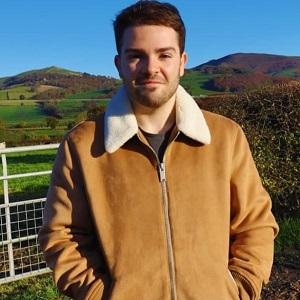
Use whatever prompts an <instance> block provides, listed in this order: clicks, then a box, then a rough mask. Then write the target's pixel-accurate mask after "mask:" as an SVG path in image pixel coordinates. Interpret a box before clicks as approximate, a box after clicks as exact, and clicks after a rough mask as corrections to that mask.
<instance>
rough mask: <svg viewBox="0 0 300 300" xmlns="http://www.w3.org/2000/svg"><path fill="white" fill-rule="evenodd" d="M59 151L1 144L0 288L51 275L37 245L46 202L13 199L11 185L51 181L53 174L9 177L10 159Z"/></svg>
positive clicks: (48, 147)
mask: <svg viewBox="0 0 300 300" xmlns="http://www.w3.org/2000/svg"><path fill="white" fill-rule="evenodd" d="M1 145H2V147H1ZM57 147H58V144H50V145H40V146H25V147H14V148H5V144H0V154H1V162H2V175H1V171H0V175H1V176H0V184H1V183H3V188H1V187H0V194H1V195H0V196H1V197H2V198H0V284H1V283H7V282H10V281H14V280H17V279H21V278H25V277H30V276H34V275H38V274H42V273H46V272H49V269H48V268H47V266H46V263H45V261H44V259H43V255H42V253H41V251H40V248H39V244H38V241H37V234H38V231H39V228H40V226H41V224H42V218H43V208H44V203H45V200H46V198H37V199H23V198H22V193H23V192H24V195H26V194H28V193H27V192H26V191H19V192H18V194H19V197H17V199H10V195H11V194H10V190H11V189H10V185H9V181H10V180H15V179H18V178H25V177H26V178H28V177H32V176H48V177H49V174H51V170H46V171H38V170H36V171H35V172H30V173H18V174H12V175H9V171H8V170H9V160H10V157H9V155H10V153H21V152H22V154H24V153H23V152H27V153H32V151H41V150H49V149H56V148H57ZM29 151H30V152H29ZM7 154H8V155H7ZM25 154H26V153H25ZM14 156H15V155H14ZM2 195H3V196H2ZM41 196H42V197H44V196H45V195H41Z"/></svg>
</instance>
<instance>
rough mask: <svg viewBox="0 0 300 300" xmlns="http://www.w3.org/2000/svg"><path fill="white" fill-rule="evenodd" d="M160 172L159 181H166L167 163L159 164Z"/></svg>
mask: <svg viewBox="0 0 300 300" xmlns="http://www.w3.org/2000/svg"><path fill="white" fill-rule="evenodd" d="M158 172H159V181H160V182H163V181H166V169H165V163H160V164H159V165H158Z"/></svg>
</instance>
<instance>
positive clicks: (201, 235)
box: [39, 1, 278, 300]
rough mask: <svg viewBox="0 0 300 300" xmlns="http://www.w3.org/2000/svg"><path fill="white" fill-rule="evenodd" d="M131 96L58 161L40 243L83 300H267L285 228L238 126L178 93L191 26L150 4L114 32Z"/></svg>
mask: <svg viewBox="0 0 300 300" xmlns="http://www.w3.org/2000/svg"><path fill="white" fill-rule="evenodd" d="M114 29H115V36H116V44H117V50H118V55H117V56H116V58H115V64H116V67H117V69H118V71H119V74H120V77H121V78H122V80H123V83H124V86H123V87H122V88H121V89H120V90H119V91H118V93H117V94H116V95H115V96H114V97H113V99H112V100H111V102H110V103H109V105H108V107H107V110H106V113H105V114H104V115H101V116H100V117H99V118H98V119H97V120H96V121H87V122H84V123H82V124H80V125H78V126H77V127H76V128H74V129H73V130H72V131H71V132H70V133H69V134H68V135H67V136H66V138H65V139H64V140H63V142H62V144H61V146H60V148H59V151H58V154H57V158H56V162H55V166H54V169H53V174H52V181H51V186H50V189H49V192H48V197H47V202H46V208H45V217H44V223H43V227H42V229H41V231H40V235H39V240H40V244H41V247H42V249H43V251H44V253H45V259H46V261H47V263H48V266H49V267H50V268H51V269H53V271H54V280H55V282H56V283H57V285H58V288H59V290H60V291H61V292H63V293H65V294H66V295H69V296H71V297H73V298H75V299H112V300H129V299H130V300H143V299H144V300H152V299H153V300H201V299H204V300H219V299H221V300H223V299H225V300H226V299H233V300H237V299H243V300H246V299H259V295H260V291H261V288H262V284H263V282H265V283H266V282H267V281H268V278H269V275H270V269H271V265H272V257H273V241H274V235H276V233H277V230H278V228H277V225H276V222H275V220H274V218H273V216H272V214H271V210H270V207H271V201H270V199H269V197H268V195H267V193H266V192H265V190H264V189H263V187H262V185H261V181H260V179H259V175H258V173H257V170H256V168H255V165H254V162H253V159H252V157H251V154H250V151H249V147H248V144H247V141H246V139H245V137H244V134H243V132H242V130H241V129H240V127H239V126H238V125H237V124H235V123H234V122H233V121H231V120H228V119H226V118H224V117H221V116H218V115H215V114H212V113H208V112H202V111H201V110H200V109H199V108H198V106H197V105H196V103H195V102H194V100H193V98H192V97H191V96H190V95H189V94H187V92H186V91H185V90H184V89H183V88H182V87H181V86H179V79H180V77H181V76H182V75H183V73H184V66H185V63H186V53H185V52H184V40H185V28H184V24H183V22H182V20H181V18H180V15H179V13H178V11H177V9H176V8H175V7H173V6H172V5H170V4H166V3H160V2H157V1H140V2H137V3H136V4H134V5H132V6H130V7H128V8H126V9H125V10H123V11H122V12H121V13H120V14H119V15H118V16H117V18H116V20H115V22H114Z"/></svg>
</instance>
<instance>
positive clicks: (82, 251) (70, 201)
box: [39, 140, 109, 300]
mask: <svg viewBox="0 0 300 300" xmlns="http://www.w3.org/2000/svg"><path fill="white" fill-rule="evenodd" d="M39 243H40V246H41V249H42V251H43V252H44V257H45V260H46V262H47V265H48V267H50V269H52V270H53V277H54V281H55V283H56V284H57V286H58V289H59V291H60V292H62V293H63V294H65V295H67V296H70V297H72V298H73V299H80V300H82V299H99V300H100V299H104V297H105V296H104V290H105V291H106V288H107V286H108V282H109V278H108V276H107V275H106V272H105V263H104V258H103V256H102V254H101V250H100V247H99V245H98V241H97V237H96V234H95V232H94V227H93V222H92V220H91V215H90V212H89V206H88V203H87V200H86V197H85V190H84V185H83V180H82V175H81V172H80V168H79V163H78V159H76V157H72V154H71V151H70V147H69V143H68V141H67V140H64V141H63V142H62V144H61V145H60V147H59V150H58V154H57V157H56V160H55V163H54V168H53V172H52V177H51V183H50V188H49V191H48V195H47V201H46V205H45V210H44V219H43V225H42V228H41V230H40V232H39Z"/></svg>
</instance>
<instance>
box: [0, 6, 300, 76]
mask: <svg viewBox="0 0 300 300" xmlns="http://www.w3.org/2000/svg"><path fill="white" fill-rule="evenodd" d="M134 2H135V1H129V0H122V1H120V0H110V1H101V0H85V1H82V0H80V1H79V0H51V1H50V0H43V1H40V0H39V1H38V0H26V1H22V0H3V1H1V5H0V41H1V43H0V77H4V76H10V75H15V74H18V73H20V72H23V71H27V70H31V69H39V68H44V67H47V66H52V65H55V66H59V67H63V68H67V69H71V70H74V71H81V72H88V73H91V74H96V75H109V76H114V77H118V75H117V72H116V70H115V68H114V64H113V58H114V55H115V53H116V50H115V44H114V37H113V30H112V20H113V19H114V17H115V14H116V13H117V12H118V11H120V10H121V9H122V8H124V7H125V6H127V5H130V4H132V3H134ZM169 2H170V3H172V4H174V5H175V6H177V8H178V9H179V10H180V12H181V15H182V18H183V20H184V22H185V24H186V28H187V41H186V51H187V53H188V56H189V61H188V64H187V67H188V68H190V67H194V66H196V65H199V64H201V63H204V62H206V61H208V60H210V59H216V58H220V57H223V56H225V55H228V54H232V53H236V52H247V53H248V52H258V53H271V54H283V55H294V56H300V1H299V0H286V1H281V0H273V1H271V0H239V1H238V0H215V1H200V0H198V1H196V0H194V1H190V0H174V1H172V0H170V1H169Z"/></svg>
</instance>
